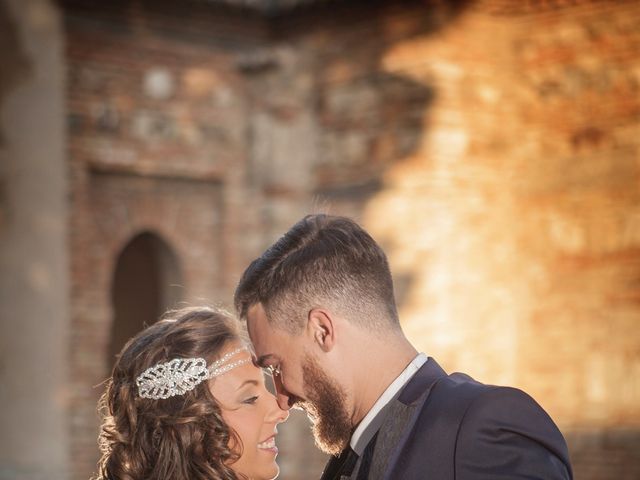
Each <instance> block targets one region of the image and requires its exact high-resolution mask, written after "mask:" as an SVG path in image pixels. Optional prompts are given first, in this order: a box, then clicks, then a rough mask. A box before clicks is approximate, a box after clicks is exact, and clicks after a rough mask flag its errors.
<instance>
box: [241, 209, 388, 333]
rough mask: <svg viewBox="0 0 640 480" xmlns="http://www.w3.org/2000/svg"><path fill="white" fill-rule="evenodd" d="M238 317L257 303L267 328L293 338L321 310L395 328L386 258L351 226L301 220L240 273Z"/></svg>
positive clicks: (329, 219) (333, 220) (344, 221)
mask: <svg viewBox="0 0 640 480" xmlns="http://www.w3.org/2000/svg"><path fill="white" fill-rule="evenodd" d="M234 303H235V307H236V310H237V312H238V314H239V316H240V317H241V318H245V319H246V316H247V312H248V310H249V309H250V308H251V307H252V306H254V305H256V304H258V303H260V304H262V307H263V308H264V310H265V313H266V315H267V318H268V320H269V323H271V324H272V325H274V326H276V327H278V328H281V329H283V330H286V331H287V332H289V333H292V334H297V333H299V332H300V331H301V330H302V328H303V327H304V326H305V325H306V321H307V318H308V314H309V311H310V310H311V309H313V308H319V307H324V308H327V309H330V310H332V311H333V312H334V313H338V314H340V315H342V316H344V317H345V318H347V319H348V320H350V321H352V322H354V323H355V324H359V325H361V326H364V327H369V328H373V329H376V330H389V329H399V328H400V324H399V321H398V312H397V309H396V304H395V300H394V295H393V281H392V279H391V272H390V270H389V264H388V262H387V257H386V255H385V254H384V252H383V251H382V249H381V248H380V246H379V245H378V244H377V243H376V242H375V241H374V240H373V238H371V236H370V235H369V234H368V233H367V232H366V231H364V229H362V227H360V226H359V225H358V224H357V223H356V222H354V221H353V220H351V219H349V218H345V217H337V216H331V215H325V214H316V215H307V216H306V217H304V218H303V219H302V220H300V221H299V222H298V223H296V224H295V225H294V226H293V227H291V229H290V230H289V231H288V232H287V233H285V234H284V235H283V236H282V237H281V238H280V239H279V240H278V241H277V242H276V243H274V244H273V245H272V246H271V247H269V248H268V249H267V250H266V251H265V252H264V253H263V254H262V255H261V256H260V257H259V258H257V259H256V260H254V261H253V262H252V263H251V264H250V265H249V267H248V268H247V269H246V270H245V272H244V274H243V275H242V278H241V279H240V283H239V284H238V287H237V288H236V292H235V295H234Z"/></svg>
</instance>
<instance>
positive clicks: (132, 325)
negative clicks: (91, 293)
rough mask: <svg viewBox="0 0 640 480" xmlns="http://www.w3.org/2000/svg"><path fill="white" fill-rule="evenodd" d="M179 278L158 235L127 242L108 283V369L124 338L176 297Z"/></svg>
mask: <svg viewBox="0 0 640 480" xmlns="http://www.w3.org/2000/svg"><path fill="white" fill-rule="evenodd" d="M181 280H182V279H181V274H180V267H179V262H178V259H177V258H176V256H175V254H174V253H173V251H172V250H171V248H170V247H169V246H168V245H167V244H166V243H165V242H164V241H163V240H162V239H161V238H160V237H159V236H158V235H156V234H154V233H151V232H144V233H141V234H139V235H136V236H135V237H133V238H132V239H131V240H130V241H129V242H128V243H127V245H126V246H125V247H124V249H123V250H122V252H120V255H119V256H118V259H117V263H116V268H115V272H114V275H113V282H112V284H111V302H112V305H113V312H114V318H113V323H112V325H111V340H110V344H109V350H108V355H109V356H108V359H107V360H108V361H107V365H108V367H109V369H111V367H112V365H113V363H114V360H115V356H116V355H117V354H118V353H119V352H120V350H121V349H122V347H123V346H124V344H125V343H126V342H127V340H129V339H130V338H131V337H132V336H133V335H135V334H136V333H138V332H139V331H140V330H142V329H143V328H144V327H145V326H148V325H151V324H152V323H154V322H155V321H156V320H158V317H159V316H160V315H161V314H162V313H163V312H164V311H165V310H166V309H167V308H170V307H172V306H174V305H175V304H176V303H177V302H178V301H180V299H181V292H182V287H181V285H182V281H181Z"/></svg>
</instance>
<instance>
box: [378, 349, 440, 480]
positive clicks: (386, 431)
mask: <svg viewBox="0 0 640 480" xmlns="http://www.w3.org/2000/svg"><path fill="white" fill-rule="evenodd" d="M446 376H447V374H446V372H445V371H444V370H443V369H442V368H440V365H438V363H437V362H436V361H435V360H434V359H433V358H429V360H428V361H427V362H426V363H425V364H424V365H423V366H422V367H421V368H420V370H418V371H417V372H416V374H415V375H414V376H413V377H412V378H411V380H409V383H407V385H406V386H405V387H404V388H403V389H402V392H401V393H400V395H399V397H398V398H397V400H395V401H394V402H393V404H392V405H391V406H390V408H389V414H388V415H387V417H386V419H385V422H384V423H383V425H382V427H381V428H380V433H379V437H380V438H378V445H377V446H376V451H375V453H374V460H373V464H372V467H371V475H370V476H369V478H370V479H384V480H390V479H392V478H395V477H393V476H392V475H391V474H392V472H393V469H394V467H395V466H396V463H397V462H398V459H399V458H400V455H401V453H402V451H403V450H404V447H405V445H406V444H407V442H408V441H409V439H410V437H411V432H412V431H413V428H414V426H415V423H416V420H417V419H418V416H419V415H420V413H421V412H422V409H423V405H424V404H425V402H426V401H427V398H428V397H429V394H430V393H431V389H432V388H433V386H434V385H435V384H436V382H437V381H438V380H440V379H441V378H445V377H446Z"/></svg>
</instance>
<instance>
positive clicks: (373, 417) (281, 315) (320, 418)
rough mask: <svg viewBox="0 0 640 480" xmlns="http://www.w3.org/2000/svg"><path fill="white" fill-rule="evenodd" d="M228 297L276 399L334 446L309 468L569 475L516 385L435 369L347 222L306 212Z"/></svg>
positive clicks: (549, 430)
mask: <svg viewBox="0 0 640 480" xmlns="http://www.w3.org/2000/svg"><path fill="white" fill-rule="evenodd" d="M235 305H236V308H237V309H238V312H239V314H240V316H241V317H242V318H244V319H246V321H247V328H248V331H249V336H250V337H251V341H252V343H253V345H254V347H255V352H256V356H257V357H258V363H259V364H260V365H261V366H263V367H265V368H267V369H269V370H270V371H271V372H272V373H273V376H274V382H275V385H276V390H277V397H278V403H279V404H280V406H281V408H284V409H288V408H291V407H294V406H297V407H300V408H302V409H304V410H305V411H306V412H307V413H308V414H309V416H310V417H311V419H312V421H313V430H314V436H315V439H316V443H317V445H318V446H319V447H320V448H321V449H322V450H323V451H325V452H327V453H329V454H331V455H333V457H332V459H331V460H330V461H329V463H328V464H327V466H326V468H325V471H324V473H323V475H322V479H323V480H325V479H355V480H362V479H389V480H397V479H402V480H410V479H429V480H453V479H457V480H481V479H482V480H500V479H504V480H506V479H515V478H522V479H525V478H526V479H541V480H542V479H544V480H555V479H571V478H572V473H571V466H570V464H569V458H568V452H567V447H566V444H565V441H564V439H563V437H562V434H561V433H560V431H559V430H558V428H557V427H556V425H555V424H554V423H553V420H551V418H550V417H549V416H548V415H547V413H546V412H545V411H544V410H543V409H542V408H541V407H540V406H539V405H538V404H537V403H536V402H535V401H534V400H533V399H532V398H531V397H529V396H528V395H527V394H526V393H524V392H522V391H520V390H517V389H514V388H508V387H495V386H490V385H483V384H481V383H479V382H476V381H474V380H473V379H472V378H470V377H468V376H467V375H464V374H461V373H454V374H452V375H447V373H445V372H444V370H442V368H440V366H439V365H438V364H437V363H436V361H435V360H434V359H433V358H430V357H427V356H426V355H425V354H423V353H418V352H417V351H416V349H415V348H414V347H413V345H411V343H409V341H408V340H407V339H406V337H405V336H404V334H403V332H402V330H401V328H400V322H399V320H398V313H397V310H396V305H395V301H394V296H393V284H392V280H391V273H390V271H389V266H388V263H387V259H386V256H385V254H384V252H383V251H382V249H381V248H380V246H379V245H378V244H377V243H376V242H375V241H374V240H373V239H372V238H371V237H370V236H369V234H367V232H365V231H364V230H363V229H362V228H361V227H360V226H358V225H357V224H356V223H355V222H353V221H352V220H349V219H347V218H343V217H333V216H328V215H309V216H307V217H305V218H303V219H302V220H301V221H299V222H298V223H297V224H295V225H294V226H293V227H292V228H291V229H290V230H289V231H288V232H287V233H286V234H285V235H284V236H283V237H282V238H280V240H278V241H277V242H276V243H275V244H274V245H272V246H271V247H270V248H269V249H268V250H267V251H266V252H264V253H263V254H262V256H261V257H259V258H258V259H256V260H254V261H253V263H251V265H250V266H249V267H248V268H247V270H246V271H245V272H244V274H243V276H242V278H241V280H240V283H239V285H238V288H237V290H236V293H235Z"/></svg>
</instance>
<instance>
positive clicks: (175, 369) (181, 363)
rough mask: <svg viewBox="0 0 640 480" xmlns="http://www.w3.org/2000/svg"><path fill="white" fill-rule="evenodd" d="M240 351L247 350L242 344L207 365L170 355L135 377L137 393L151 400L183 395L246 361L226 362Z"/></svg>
mask: <svg viewBox="0 0 640 480" xmlns="http://www.w3.org/2000/svg"><path fill="white" fill-rule="evenodd" d="M243 351H248V350H247V348H246V347H241V348H238V349H236V350H233V351H232V352H229V353H227V354H226V355H224V356H223V357H222V358H220V359H219V360H216V361H215V362H213V363H212V364H211V365H209V366H207V361H206V360H205V359H204V358H174V359H173V360H169V361H168V362H163V363H158V364H156V365H154V366H152V367H149V368H147V369H146V370H145V371H144V372H142V373H141V374H140V375H138V378H136V385H138V393H139V395H140V396H141V397H142V398H151V399H153V400H159V399H161V398H169V397H174V396H176V395H183V394H185V393H187V392H189V391H191V390H193V389H194V388H196V387H197V386H198V385H199V384H201V383H202V382H204V381H205V380H208V379H210V378H213V377H217V376H219V375H222V374H223V373H227V372H228V371H229V370H232V369H234V368H236V367H239V366H240V365H244V364H245V363H249V362H250V361H251V358H243V359H241V360H236V361H235V362H231V363H227V361H228V360H229V359H231V358H232V357H233V356H235V355H237V354H238V353H240V352H243Z"/></svg>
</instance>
